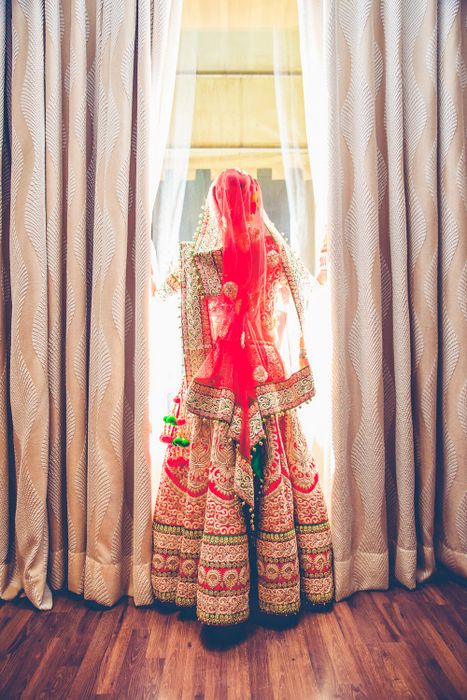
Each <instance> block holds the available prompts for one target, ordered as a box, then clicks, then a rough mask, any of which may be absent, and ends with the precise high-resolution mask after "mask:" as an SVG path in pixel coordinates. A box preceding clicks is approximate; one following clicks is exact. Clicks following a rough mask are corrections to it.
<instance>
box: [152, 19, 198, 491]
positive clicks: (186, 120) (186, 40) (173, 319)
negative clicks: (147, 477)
mask: <svg viewBox="0 0 467 700" xmlns="http://www.w3.org/2000/svg"><path fill="white" fill-rule="evenodd" d="M197 45H198V33H197V32H196V31H184V32H182V34H181V38H180V44H179V46H177V47H172V50H171V52H170V53H171V72H170V75H171V76H172V77H173V84H172V96H173V99H172V100H170V101H169V100H167V102H166V104H165V113H164V114H163V115H161V121H162V122H163V124H164V128H165V133H166V134H167V138H166V140H165V141H164V142H161V143H160V150H159V153H158V164H159V172H160V178H159V182H158V187H157V189H156V190H155V194H156V197H155V204H154V211H153V220H152V237H153V243H154V256H153V274H154V276H155V281H156V286H158V285H160V284H161V283H163V281H164V279H165V277H166V276H167V274H168V273H169V272H170V270H171V269H173V267H174V266H175V265H176V264H177V256H178V249H179V237H180V235H179V234H180V225H181V221H182V213H183V204H184V201H185V191H186V183H187V177H188V165H189V160H190V148H191V136H192V126H193V112H194V104H195V95H196V67H197ZM175 48H177V49H178V50H177V51H175ZM179 313H180V311H179V300H178V298H177V296H176V295H174V296H173V297H170V298H168V299H166V300H161V299H159V298H158V297H155V298H154V299H153V303H152V313H151V326H152V337H153V343H152V351H151V409H150V410H151V422H152V436H151V454H152V498H153V502H154V499H155V495H156V493H157V487H158V484H159V480H160V473H161V466H162V460H163V456H164V447H165V446H164V445H163V444H162V443H160V441H159V429H160V424H161V418H162V416H163V415H164V414H166V413H167V411H168V410H169V408H170V403H171V399H172V397H173V396H174V392H176V391H177V389H178V387H179V384H180V381H181V377H182V369H181V366H182V348H181V341H180V332H179ZM161 329H163V338H162V342H161Z"/></svg>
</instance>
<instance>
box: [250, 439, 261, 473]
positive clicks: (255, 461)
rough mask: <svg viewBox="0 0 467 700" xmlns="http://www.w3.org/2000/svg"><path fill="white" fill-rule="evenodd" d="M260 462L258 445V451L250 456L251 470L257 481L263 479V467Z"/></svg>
mask: <svg viewBox="0 0 467 700" xmlns="http://www.w3.org/2000/svg"><path fill="white" fill-rule="evenodd" d="M261 462H262V460H261V448H260V447H259V445H258V449H256V450H255V451H254V452H253V454H252V455H251V468H252V469H253V472H254V473H255V474H256V476H257V477H258V479H261V478H262V477H263V465H262V463H261Z"/></svg>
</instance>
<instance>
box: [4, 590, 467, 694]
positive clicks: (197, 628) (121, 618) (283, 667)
mask: <svg viewBox="0 0 467 700" xmlns="http://www.w3.org/2000/svg"><path fill="white" fill-rule="evenodd" d="M466 613H467V592H466V587H465V585H463V584H462V583H460V582H459V581H458V580H449V579H447V578H445V577H441V578H439V579H437V580H433V581H432V580H430V581H428V582H426V583H424V584H422V585H419V586H418V588H417V589H416V590H414V591H409V590H407V589H405V588H404V587H401V586H395V587H393V588H392V589H391V590H389V591H361V592H359V593H356V594H354V595H353V596H351V597H350V598H348V599H347V600H345V601H342V602H340V603H337V604H334V607H333V608H332V609H331V610H330V611H328V612H325V613H323V612H307V613H303V614H302V615H301V616H300V617H299V618H298V621H297V624H296V625H291V626H290V627H289V628H285V629H277V624H274V623H271V621H269V622H268V621H267V620H264V619H263V620H260V621H259V622H258V621H255V620H250V621H249V622H248V623H246V624H245V625H243V626H241V627H237V628H235V630H234V631H232V630H225V629H223V630H213V629H207V628H205V627H203V626H202V625H201V624H200V623H199V622H198V621H197V620H196V619H195V618H194V617H193V616H192V614H191V613H190V612H189V611H186V612H182V613H180V612H179V611H172V612H169V611H167V610H166V609H164V610H161V609H159V608H156V607H144V608H136V607H135V606H134V604H133V602H132V601H131V600H129V599H124V600H122V601H120V602H119V603H118V604H117V605H116V606H114V607H113V608H112V609H109V610H104V609H99V608H97V607H96V606H94V607H93V606H91V605H90V604H89V603H87V602H86V601H84V600H82V599H81V598H79V597H78V596H73V595H71V594H66V593H61V594H57V595H56V596H55V601H54V607H53V609H52V610H51V611H37V610H35V609H34V608H33V607H32V606H31V605H30V603H29V602H28V601H26V600H24V599H21V600H16V601H12V602H8V603H3V604H2V605H1V606H0V698H2V700H3V698H5V699H6V700H10V699H11V698H26V699H27V698H34V700H35V699H36V698H46V699H47V700H49V698H50V699H51V700H56V699H61V698H64V699H65V698H66V700H68V699H69V698H71V699H73V698H79V699H80V700H86V698H99V699H100V700H104V699H105V698H131V700H133V698H135V699H136V698H160V699H161V700H249V699H250V698H251V700H276V699H277V700H289V699H290V700H309V699H310V698H311V699H313V698H324V697H325V698H369V700H373V699H375V700H386V698H388V699H389V698H390V699H391V700H393V699H398V698H413V699H414V700H419V699H420V700H421V699H423V700H430V699H431V698H432V699H433V700H438V699H439V698H446V699H448V700H455V699H456V698H465V697H466V691H465V689H466V688H467V674H466V670H465V669H466V668H467V651H466V650H467V644H466V643H467V627H466Z"/></svg>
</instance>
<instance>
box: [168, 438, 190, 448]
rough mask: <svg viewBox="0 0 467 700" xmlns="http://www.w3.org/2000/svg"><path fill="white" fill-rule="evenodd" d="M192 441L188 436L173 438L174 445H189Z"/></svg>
mask: <svg viewBox="0 0 467 700" xmlns="http://www.w3.org/2000/svg"><path fill="white" fill-rule="evenodd" d="M189 444H190V441H189V440H188V439H187V438H181V437H176V438H174V439H173V440H172V445H176V447H188V445H189Z"/></svg>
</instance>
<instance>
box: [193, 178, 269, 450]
mask: <svg viewBox="0 0 467 700" xmlns="http://www.w3.org/2000/svg"><path fill="white" fill-rule="evenodd" d="M213 197H214V202H215V204H216V206H217V208H218V217H219V222H220V225H221V230H222V243H223V255H222V265H223V274H222V292H221V294H220V295H219V296H217V297H215V298H211V299H210V300H209V299H208V302H207V308H208V314H209V316H210V320H211V326H212V327H215V328H216V334H215V335H214V337H213V346H212V350H211V352H210V355H209V357H208V359H207V361H206V362H205V363H204V364H203V366H202V368H201V369H200V371H199V372H198V374H197V376H196V379H197V381H198V382H200V383H202V384H206V385H209V386H213V387H215V388H217V389H221V388H222V389H224V388H227V389H230V390H231V391H232V392H233V394H234V396H235V402H236V404H238V405H239V406H241V409H242V426H241V434H240V442H239V447H240V451H241V453H242V455H243V456H244V458H245V459H247V460H249V458H250V432H249V426H248V420H249V418H248V416H249V410H248V409H249V405H250V403H251V402H252V401H253V400H254V399H255V395H256V393H255V390H256V386H257V384H258V382H264V381H265V380H266V378H267V373H266V370H265V366H267V358H266V357H265V356H264V349H263V347H264V343H265V342H266V341H267V340H268V339H267V337H266V335H265V331H264V329H263V327H262V323H261V318H262V314H263V313H264V305H265V299H266V288H265V285H266V265H267V261H266V242H265V238H266V229H265V225H264V223H263V218H262V201H261V190H260V187H259V185H258V182H257V181H256V180H255V179H254V178H252V177H251V176H250V175H247V174H246V173H243V172H241V171H239V170H236V169H229V170H226V171H224V172H222V173H221V174H220V175H219V177H218V178H217V180H216V182H215V184H214V190H213ZM258 358H260V362H258ZM261 359H263V360H264V361H263V362H261ZM265 374H266V376H265Z"/></svg>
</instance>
